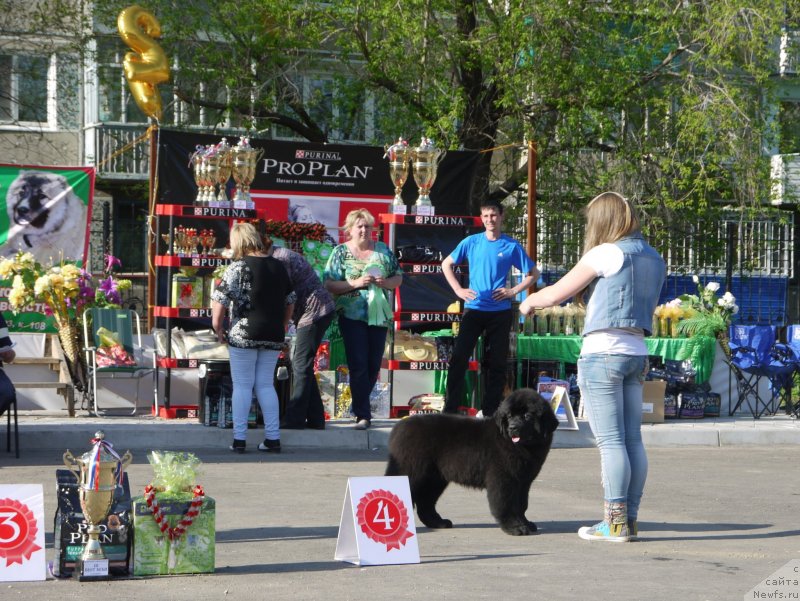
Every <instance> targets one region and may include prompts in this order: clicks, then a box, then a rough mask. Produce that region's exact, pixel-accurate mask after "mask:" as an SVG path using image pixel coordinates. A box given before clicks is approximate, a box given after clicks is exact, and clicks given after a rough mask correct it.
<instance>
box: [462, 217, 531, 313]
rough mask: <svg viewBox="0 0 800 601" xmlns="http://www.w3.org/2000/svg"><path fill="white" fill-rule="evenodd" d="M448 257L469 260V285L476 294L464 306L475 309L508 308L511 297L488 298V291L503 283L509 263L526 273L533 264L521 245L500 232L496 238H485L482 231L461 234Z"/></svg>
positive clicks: (489, 292) (495, 309)
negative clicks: (462, 236)
mask: <svg viewBox="0 0 800 601" xmlns="http://www.w3.org/2000/svg"><path fill="white" fill-rule="evenodd" d="M450 258H451V259H453V261H454V262H455V263H456V264H459V263H469V288H471V289H472V290H474V291H475V292H477V293H478V296H477V297H476V298H475V300H471V301H467V302H466V303H465V304H464V306H465V307H466V308H467V309H477V310H478V311H505V310H506V309H510V308H511V299H504V300H501V301H495V300H492V291H493V290H497V289H498V288H503V287H504V286H505V285H506V276H507V275H508V272H509V271H510V270H511V268H512V267H516V268H517V269H519V270H520V271H521V272H522V273H523V274H528V273H530V272H531V270H532V269H533V268H534V267H535V266H536V263H534V262H533V259H531V258H530V257H529V256H528V253H526V252H525V249H524V248H522V245H521V244H520V243H519V242H517V241H516V240H514V239H513V238H511V237H510V236H506V235H505V234H501V235H500V238H498V239H497V240H489V239H488V238H487V237H486V234H485V233H484V232H481V233H480V234H473V235H472V236H467V237H466V238H464V239H463V240H462V241H461V242H459V243H458V246H456V248H455V250H454V251H453V252H452V253H450Z"/></svg>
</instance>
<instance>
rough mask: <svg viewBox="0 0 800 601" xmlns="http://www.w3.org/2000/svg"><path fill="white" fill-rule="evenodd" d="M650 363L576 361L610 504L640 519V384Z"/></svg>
mask: <svg viewBox="0 0 800 601" xmlns="http://www.w3.org/2000/svg"><path fill="white" fill-rule="evenodd" d="M646 369H647V357H645V356H631V355H604V354H591V355H583V356H581V357H580V358H579V359H578V386H579V387H580V389H581V399H582V401H583V402H584V403H585V408H586V413H587V415H588V417H589V426H590V427H591V428H592V433H593V434H594V437H595V440H596V441H597V447H598V449H600V464H601V466H602V472H603V474H602V475H603V491H604V495H605V500H606V501H611V502H622V503H627V506H628V507H627V509H628V517H629V519H637V516H638V515H639V503H640V502H641V499H642V492H643V491H644V484H645V481H646V480H647V454H646V453H645V450H644V444H643V443H642V382H643V381H644V374H645V371H646Z"/></svg>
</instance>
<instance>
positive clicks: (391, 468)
mask: <svg viewBox="0 0 800 601" xmlns="http://www.w3.org/2000/svg"><path fill="white" fill-rule="evenodd" d="M399 475H401V474H400V466H399V465H398V463H397V460H396V459H395V458H394V457H393V456H392V455H391V454H389V462H388V463H387V464H386V473H385V474H384V476H399Z"/></svg>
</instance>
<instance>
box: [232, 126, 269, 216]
mask: <svg viewBox="0 0 800 601" xmlns="http://www.w3.org/2000/svg"><path fill="white" fill-rule="evenodd" d="M263 154H264V149H263V148H253V147H252V146H250V140H248V139H247V138H245V137H242V138H240V139H239V142H238V144H236V146H234V147H233V148H231V170H232V173H233V181H235V182H236V194H235V195H234V197H233V206H234V207H235V208H237V209H252V208H254V205H253V198H252V197H251V196H250V184H251V183H252V182H253V180H254V179H255V177H256V165H257V164H258V160H259V159H260V158H261V156H262V155H263Z"/></svg>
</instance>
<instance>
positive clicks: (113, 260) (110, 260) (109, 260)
mask: <svg viewBox="0 0 800 601" xmlns="http://www.w3.org/2000/svg"><path fill="white" fill-rule="evenodd" d="M115 266H117V267H122V261H120V260H119V259H117V257H115V256H113V255H106V269H105V271H106V273H108V272H110V271H111V270H112V269H114V267H115Z"/></svg>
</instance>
